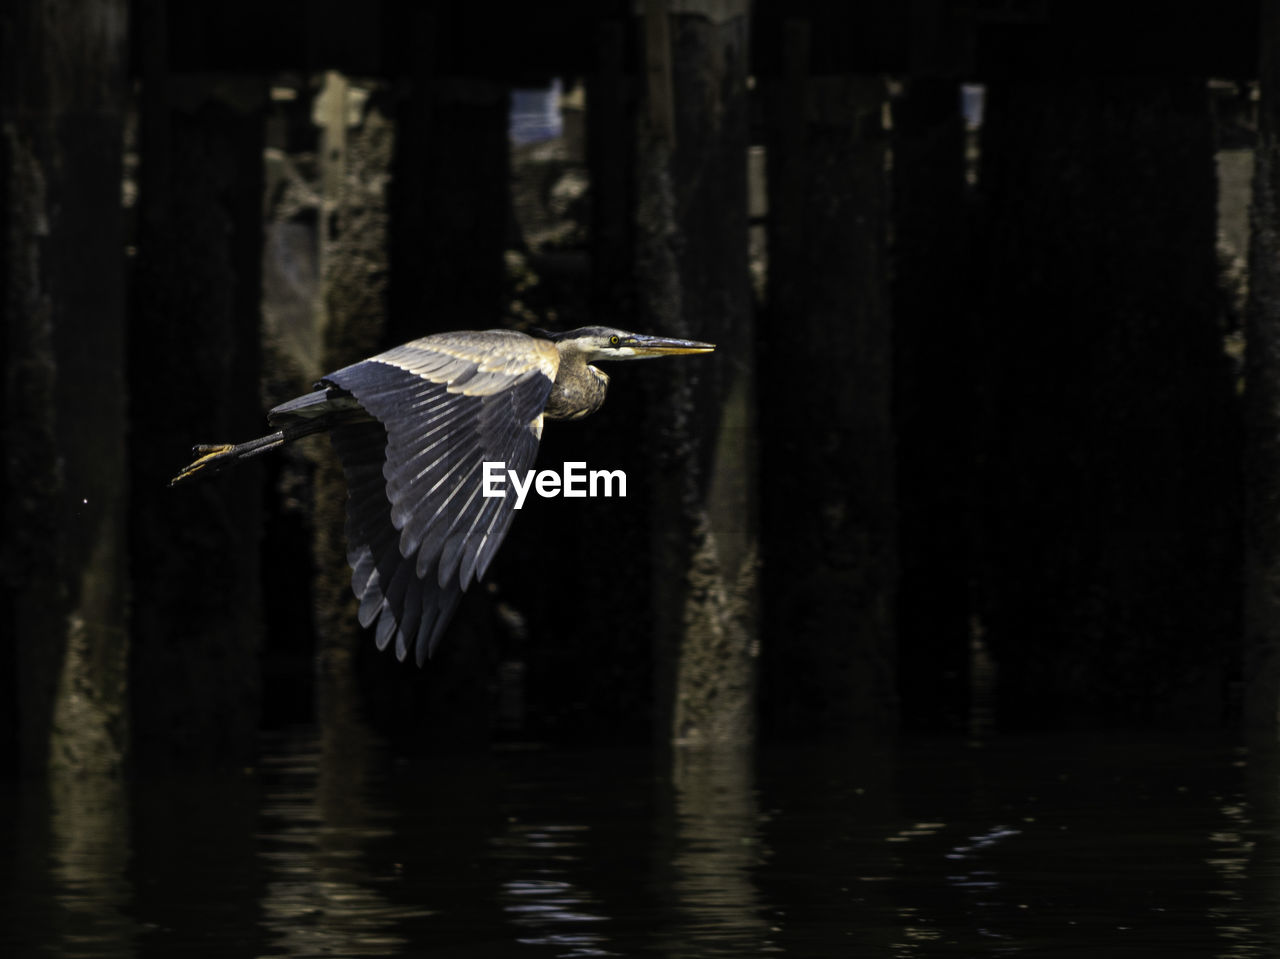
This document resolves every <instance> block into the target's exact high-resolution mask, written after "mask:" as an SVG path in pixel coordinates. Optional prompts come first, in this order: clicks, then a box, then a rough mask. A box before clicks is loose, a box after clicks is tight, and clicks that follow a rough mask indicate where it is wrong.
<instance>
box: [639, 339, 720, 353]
mask: <svg viewBox="0 0 1280 959" xmlns="http://www.w3.org/2000/svg"><path fill="white" fill-rule="evenodd" d="M623 342H624V345H626V346H629V347H631V348H632V349H633V350H634V351H635V354H634V355H635V356H638V357H639V356H683V355H684V354H686V353H710V352H711V351H712V350H714V349H715V348H716V345H715V344H714V343H699V342H698V341H697V340H672V339H668V338H667V337H664V336H640V335H637V336H636V338H635V342H634V343H628V342H626V341H623Z"/></svg>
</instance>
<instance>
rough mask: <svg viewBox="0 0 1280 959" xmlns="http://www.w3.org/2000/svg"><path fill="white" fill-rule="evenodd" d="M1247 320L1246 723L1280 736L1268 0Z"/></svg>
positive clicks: (1278, 371) (1275, 56)
mask: <svg viewBox="0 0 1280 959" xmlns="http://www.w3.org/2000/svg"><path fill="white" fill-rule="evenodd" d="M1261 9H1262V31H1261V33H1262V43H1261V49H1260V59H1259V71H1258V72H1259V76H1260V86H1261V97H1260V99H1259V102H1258V146H1257V151H1256V154H1255V161H1254V162H1255V164H1256V166H1255V168H1254V185H1253V210H1252V215H1251V221H1252V235H1251V236H1250V241H1249V247H1250V248H1249V298H1248V303H1247V306H1246V311H1245V323H1246V327H1245V349H1246V353H1245V391H1244V428H1245V436H1244V441H1245V449H1244V454H1245V458H1244V463H1245V478H1244V482H1245V497H1244V504H1245V506H1244V508H1245V515H1244V529H1245V568H1244V595H1245V603H1244V641H1245V650H1244V677H1245V682H1246V688H1245V703H1244V706H1245V715H1244V720H1245V722H1246V724H1247V725H1249V726H1250V727H1252V728H1254V729H1256V730H1258V731H1259V732H1262V733H1263V734H1264V735H1265V736H1267V737H1269V738H1274V737H1275V736H1276V734H1277V733H1278V732H1280V3H1277V2H1275V0H1264V2H1263V3H1262V4H1261Z"/></svg>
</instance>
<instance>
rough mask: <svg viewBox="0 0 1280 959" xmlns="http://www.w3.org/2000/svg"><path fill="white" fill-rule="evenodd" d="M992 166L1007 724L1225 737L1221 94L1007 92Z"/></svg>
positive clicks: (998, 110) (999, 584) (988, 576)
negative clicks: (1185, 729)
mask: <svg viewBox="0 0 1280 959" xmlns="http://www.w3.org/2000/svg"><path fill="white" fill-rule="evenodd" d="M982 149H983V153H982V201H983V204H984V217H985V224H984V231H985V239H984V242H983V246H982V249H981V250H980V253H979V256H980V257H981V260H980V262H982V263H984V264H989V265H990V266H989V268H988V271H987V273H986V274H985V275H984V276H983V277H982V281H983V283H984V288H983V289H984V292H983V298H984V302H985V304H986V308H984V309H982V311H981V314H980V315H981V317H982V325H981V334H982V340H983V343H984V346H983V350H982V353H981V355H980V356H979V357H977V359H976V372H977V376H978V381H979V382H980V383H981V384H982V386H983V390H984V393H985V396H984V398H983V402H984V406H985V411H984V414H983V427H982V432H981V439H980V444H979V445H980V452H981V458H982V464H983V466H982V474H981V476H982V482H981V490H982V495H983V498H984V500H985V505H984V509H983V514H984V518H985V522H984V524H983V528H984V547H983V575H982V578H983V582H984V584H985V586H984V589H983V608H982V613H983V616H984V619H985V620H986V623H987V626H988V627H989V635H990V638H991V643H992V648H993V652H994V655H995V658H996V661H997V663H998V667H999V670H1000V674H999V675H1000V680H999V683H1000V684H999V687H998V691H997V696H998V708H999V709H1000V710H1001V716H1000V718H1001V719H1002V720H1003V721H1008V722H1010V723H1012V724H1016V725H1018V726H1020V727H1022V728H1026V727H1035V726H1052V725H1063V724H1073V723H1089V724H1101V723H1133V722H1162V721H1171V722H1177V723H1188V722H1199V723H1209V724H1212V723H1215V722H1217V721H1219V720H1220V718H1221V714H1222V690H1223V686H1224V682H1225V675H1226V670H1227V669H1229V668H1231V666H1232V665H1233V664H1232V659H1233V658H1234V656H1233V651H1234V649H1235V648H1236V647H1235V644H1234V642H1233V639H1232V637H1233V636H1234V634H1235V631H1236V628H1237V621H1238V616H1237V614H1236V609H1237V608H1238V596H1239V594H1238V592H1237V590H1238V571H1239V559H1238V555H1239V542H1238V541H1239V534H1238V529H1239V527H1238V506H1237V503H1238V497H1237V495H1236V493H1235V491H1236V489H1237V488H1238V487H1237V482H1238V480H1237V475H1238V468H1237V465H1236V464H1237V462H1238V455H1239V454H1238V444H1237V436H1238V431H1237V429H1236V427H1235V415H1236V408H1235V406H1234V398H1233V395H1232V394H1233V383H1232V374H1231V370H1230V366H1229V363H1228V362H1227V359H1226V357H1225V355H1224V353H1223V348H1222V332H1221V328H1220V325H1219V317H1218V303H1217V299H1216V296H1217V292H1216V290H1217V285H1216V284H1217V270H1218V267H1217V260H1216V254H1215V244H1214V239H1215V235H1216V206H1215V204H1216V184H1215V173H1214V164H1213V149H1214V144H1213V132H1212V127H1211V117H1210V112H1209V103H1208V95H1207V90H1206V85H1205V82H1204V80H1203V79H1198V78H1195V77H1174V78H1137V79H1134V78H1128V77H1104V76H1075V77H1066V78H1056V77H1055V78H1054V79H1052V80H1045V81H1032V80H1023V79H1003V80H1000V81H998V82H993V83H992V84H990V85H989V86H988V98H987V106H986V114H985V118H984V123H983V139H982ZM1264 275H1265V273H1264ZM1271 415H1274V413H1272V414H1271ZM1268 442H1274V440H1268ZM1268 482H1271V481H1270V480H1269V481H1268Z"/></svg>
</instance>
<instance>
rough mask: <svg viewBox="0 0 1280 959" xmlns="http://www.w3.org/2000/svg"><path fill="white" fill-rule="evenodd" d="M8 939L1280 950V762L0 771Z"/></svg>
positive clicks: (337, 733) (60, 945)
mask: <svg viewBox="0 0 1280 959" xmlns="http://www.w3.org/2000/svg"><path fill="white" fill-rule="evenodd" d="M0 855H3V858H4V862H5V865H6V866H7V868H6V869H4V870H3V871H0V883H2V884H3V885H2V886H0V955H2V956H4V957H6V959H8V957H11V956H13V957H26V956H41V957H63V956H66V957H95V959H135V957H136V959H150V957H153V956H154V957H163V959H169V957H172V956H181V957H183V959H204V957H209V959H259V957H268V956H271V957H274V956H280V957H313V956H368V957H373V956H390V955H395V956H407V957H416V956H422V955H430V956H447V957H452V959H511V957H521V956H525V957H529V959H550V957H575V959H576V957H588V956H628V957H631V956H656V957H673V959H679V957H690V956H715V955H722V956H758V955H764V954H769V953H777V954H782V955H793V956H802V957H803V956H827V955H870V956H890V957H914V956H929V957H933V956H957V957H971V956H978V955H1001V954H1006V953H1008V954H1028V953H1034V954H1046V955H1061V956H1098V957H1103V956H1125V957H1126V959H1127V957H1130V956H1137V957H1141V956H1150V957H1152V959H1157V957H1158V959H1166V957H1168V956H1171V955H1194V956H1214V957H1221V959H1252V957H1269V956H1274V955H1280V925H1278V920H1277V916H1278V915H1280V910H1278V909H1277V908H1276V907H1277V906H1278V905H1280V880H1277V878H1276V877H1277V876H1280V761H1278V758H1277V752H1276V748H1275V747H1274V746H1273V745H1270V744H1268V745H1267V746H1265V747H1262V748H1250V749H1248V750H1245V749H1242V748H1239V747H1235V746H1220V745H1214V744H1209V745H1204V746H1200V745H1196V744H1193V743H1187V742H1173V743H1166V744H1159V743H1151V742H1129V743H1116V742H1114V741H1108V742H1100V741H1090V740H1086V739H1080V738H1076V739H1070V738H1067V737H1063V738H1061V739H1058V740H1049V739H1042V740H1036V741H1028V742H1013V741H1007V740H1002V739H1000V738H999V737H996V738H992V739H988V740H986V741H985V742H984V744H983V747H982V748H981V749H970V748H967V747H966V746H965V745H964V744H963V743H961V742H947V743H933V744H924V745H917V746H911V745H908V746H900V747H888V746H883V747H869V748H867V749H861V748H858V749H855V748H852V747H845V748H843V749H819V748H813V749H809V750H787V751H785V752H779V753H768V752H766V753H764V754H761V755H760V756H753V755H752V753H750V752H748V751H743V750H707V749H682V750H677V751H675V752H673V753H672V754H670V756H669V757H664V758H663V759H659V758H658V757H656V756H649V755H637V754H634V753H631V754H628V753H622V752H612V753H611V752H599V753H574V752H559V751H554V750H511V751H507V752H499V753H494V754H491V755H488V756H484V757H471V758H460V757H434V758H432V759H429V760H424V761H415V762H399V763H397V762H391V761H389V760H387V759H386V758H385V756H384V755H383V752H382V749H381V748H380V747H379V746H378V744H376V743H374V742H371V741H369V740H368V738H367V737H366V735H365V734H364V733H363V731H362V730H361V729H360V728H358V727H351V726H347V727H341V728H339V727H330V728H328V729H327V730H326V731H325V732H324V733H323V734H321V735H320V736H319V737H317V736H316V735H314V734H311V733H307V734H302V735H289V736H282V737H279V738H277V739H275V740H273V741H271V742H269V743H268V749H267V755H266V757H265V759H264V761H263V763H262V765H261V767H260V768H258V769H256V770H237V771H234V772H228V773H225V774H216V775H215V774H204V775H194V774H190V773H186V774H183V775H174V776H171V777H169V778H163V779H155V780H138V781H136V782H132V783H130V784H128V788H127V789H125V788H123V787H122V786H121V784H120V783H113V782H111V781H109V780H108V781H87V780H74V781H67V782H60V783H58V784H57V785H55V786H53V787H50V788H47V789H42V790H34V789H23V788H17V787H13V786H12V785H10V786H8V787H5V788H0Z"/></svg>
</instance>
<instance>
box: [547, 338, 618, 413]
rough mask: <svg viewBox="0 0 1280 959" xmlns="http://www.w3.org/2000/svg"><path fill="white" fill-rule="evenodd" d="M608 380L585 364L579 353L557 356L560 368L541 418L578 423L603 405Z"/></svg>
mask: <svg viewBox="0 0 1280 959" xmlns="http://www.w3.org/2000/svg"><path fill="white" fill-rule="evenodd" d="M608 389H609V377H608V376H607V375H606V374H605V373H603V372H602V371H600V370H598V369H596V368H595V367H594V366H591V365H590V364H588V363H587V360H586V357H585V356H583V355H582V354H581V353H567V354H564V355H562V356H561V357H560V369H559V371H558V372H557V373H556V381H555V384H554V385H553V386H552V387H551V395H550V396H549V397H548V398H547V408H546V411H545V415H546V417H547V418H548V419H553V420H579V419H582V417H584V416H590V415H591V414H592V413H594V412H595V411H596V410H598V409H600V407H601V406H603V405H604V397H605V393H606V392H607V391H608Z"/></svg>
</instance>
